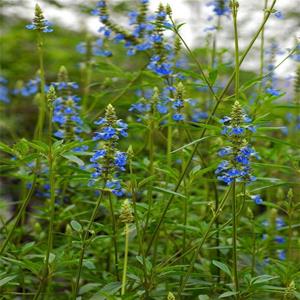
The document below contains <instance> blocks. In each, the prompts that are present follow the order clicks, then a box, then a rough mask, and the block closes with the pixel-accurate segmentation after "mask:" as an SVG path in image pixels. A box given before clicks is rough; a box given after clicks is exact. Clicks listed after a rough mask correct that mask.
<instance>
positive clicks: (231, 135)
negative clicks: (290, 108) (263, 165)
mask: <svg viewBox="0 0 300 300" xmlns="http://www.w3.org/2000/svg"><path fill="white" fill-rule="evenodd" d="M220 122H221V123H222V124H223V129H222V134H223V135H226V136H227V138H228V139H229V141H230V143H231V145H230V146H227V147H224V148H222V149H220V150H219V152H218V155H219V156H220V157H228V159H226V160H223V161H222V162H221V163H220V164H219V165H218V167H217V169H216V171H215V173H216V174H217V175H218V179H219V180H221V181H223V182H225V183H227V184H230V183H231V182H233V181H234V180H236V181H245V182H249V181H254V180H255V177H254V176H252V175H251V168H250V159H251V157H253V156H254V157H256V158H258V155H257V153H256V152H255V151H254V149H253V148H252V147H251V146H250V145H249V144H248V141H247V136H248V134H249V133H251V132H255V130H256V129H255V127H254V126H253V125H250V124H249V123H250V122H251V119H250V118H249V117H248V116H247V115H245V114H244V113H243V111H242V108H241V106H240V104H239V102H238V101H236V102H235V103H234V105H233V109H232V113H231V116H230V117H228V116H225V117H224V118H223V119H221V121H220Z"/></svg>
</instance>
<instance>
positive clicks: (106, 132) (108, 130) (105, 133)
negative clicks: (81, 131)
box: [93, 126, 116, 141]
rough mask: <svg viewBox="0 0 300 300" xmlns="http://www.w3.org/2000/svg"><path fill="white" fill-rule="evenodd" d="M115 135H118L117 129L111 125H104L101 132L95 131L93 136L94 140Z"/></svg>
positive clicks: (106, 138) (105, 138)
mask: <svg viewBox="0 0 300 300" xmlns="http://www.w3.org/2000/svg"><path fill="white" fill-rule="evenodd" d="M115 136H116V130H115V129H114V128H113V127H111V126H107V127H103V128H102V130H101V131H100V132H96V133H95V135H94V137H93V141H98V140H109V139H111V138H113V137H115Z"/></svg>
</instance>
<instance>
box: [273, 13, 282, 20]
mask: <svg viewBox="0 0 300 300" xmlns="http://www.w3.org/2000/svg"><path fill="white" fill-rule="evenodd" d="M274 15H275V17H276V18H277V19H280V20H282V19H283V14H282V12H281V11H276V12H275V14H274Z"/></svg>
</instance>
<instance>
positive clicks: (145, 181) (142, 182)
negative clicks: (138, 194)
mask: <svg viewBox="0 0 300 300" xmlns="http://www.w3.org/2000/svg"><path fill="white" fill-rule="evenodd" d="M155 177H156V175H153V176H149V177H147V178H145V179H143V180H141V181H140V182H139V183H138V187H139V188H141V187H142V186H143V185H145V184H147V183H148V182H149V181H153V180H154V179H155Z"/></svg>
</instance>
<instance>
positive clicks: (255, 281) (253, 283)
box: [250, 275, 278, 285]
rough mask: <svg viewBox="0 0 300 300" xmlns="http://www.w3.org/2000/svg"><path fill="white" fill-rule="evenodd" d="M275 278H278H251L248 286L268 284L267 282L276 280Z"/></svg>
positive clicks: (265, 276)
mask: <svg viewBox="0 0 300 300" xmlns="http://www.w3.org/2000/svg"><path fill="white" fill-rule="evenodd" d="M276 278H278V276H271V275H260V276H257V277H254V278H252V279H251V281H250V284H251V285H255V284H260V283H265V282H268V281H270V280H273V279H276Z"/></svg>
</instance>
